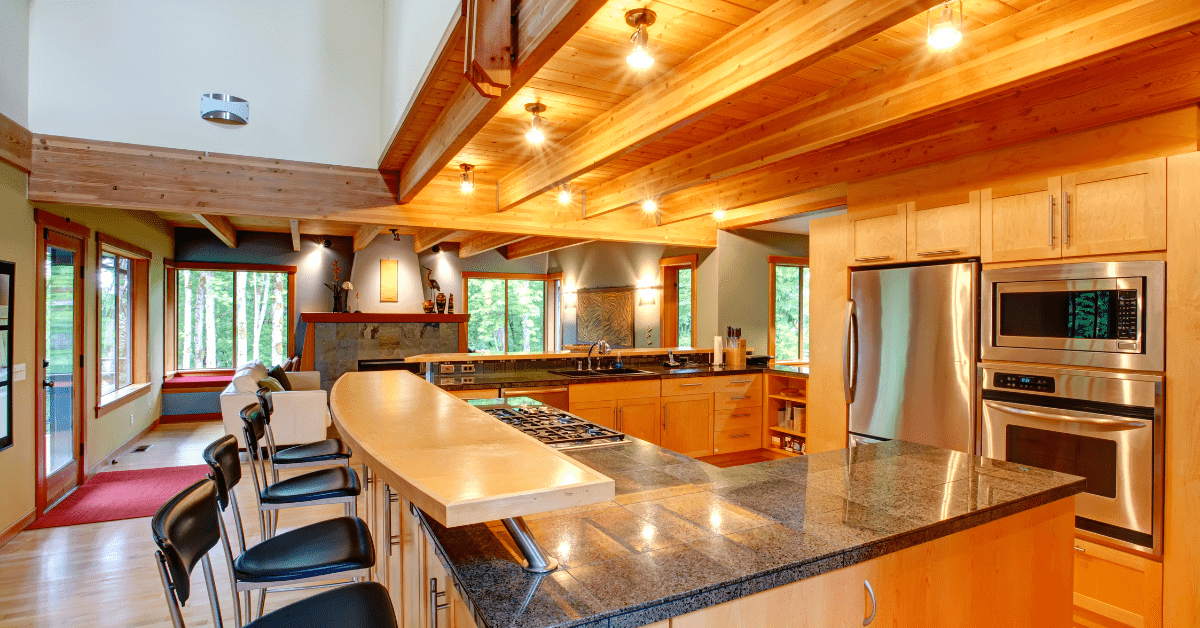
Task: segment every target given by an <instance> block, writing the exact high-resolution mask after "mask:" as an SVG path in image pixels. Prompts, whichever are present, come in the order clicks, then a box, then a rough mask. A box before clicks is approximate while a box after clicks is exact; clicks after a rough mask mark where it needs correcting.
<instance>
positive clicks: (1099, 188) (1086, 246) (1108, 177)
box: [985, 157, 1167, 261]
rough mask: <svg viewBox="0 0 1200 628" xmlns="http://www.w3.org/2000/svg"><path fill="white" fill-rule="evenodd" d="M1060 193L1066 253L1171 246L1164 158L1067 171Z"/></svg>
mask: <svg viewBox="0 0 1200 628" xmlns="http://www.w3.org/2000/svg"><path fill="white" fill-rule="evenodd" d="M1062 191H1063V199H1064V202H1063V244H1064V246H1063V257H1077V256H1084V255H1109V254H1114V253H1134V252H1140V251H1161V250H1164V249H1166V248H1167V160H1166V158H1161V157H1160V158H1156V159H1147V160H1145V161H1136V162H1133V163H1128V164H1122V165H1120V166H1112V167H1109V168H1098V169H1096V170H1088V171H1085V172H1076V173H1072V174H1068V175H1063V178H1062ZM985 261H986V260H985Z"/></svg>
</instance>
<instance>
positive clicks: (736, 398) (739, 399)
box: [733, 397, 749, 401]
mask: <svg viewBox="0 0 1200 628" xmlns="http://www.w3.org/2000/svg"><path fill="white" fill-rule="evenodd" d="M742 399H749V397H734V398H733V400H734V401H741V400H742Z"/></svg>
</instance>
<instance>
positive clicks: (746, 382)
mask: <svg viewBox="0 0 1200 628" xmlns="http://www.w3.org/2000/svg"><path fill="white" fill-rule="evenodd" d="M729 383H730V384H751V383H754V380H752V379H735V380H733V381H732V382H729Z"/></svg>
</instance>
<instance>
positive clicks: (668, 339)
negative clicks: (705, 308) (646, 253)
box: [658, 254, 699, 347]
mask: <svg viewBox="0 0 1200 628" xmlns="http://www.w3.org/2000/svg"><path fill="white" fill-rule="evenodd" d="M698 263H699V256H697V255H695V254H692V255H680V256H676V257H664V258H662V259H661V260H659V261H658V265H659V267H660V269H661V270H660V272H661V276H662V284H663V305H662V321H661V325H660V335H659V342H660V344H661V346H663V347H691V346H695V345H696V325H695V316H696V294H695V291H696V268H697V264H698Z"/></svg>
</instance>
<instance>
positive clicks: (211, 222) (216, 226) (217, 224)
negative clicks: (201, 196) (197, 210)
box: [192, 214, 237, 249]
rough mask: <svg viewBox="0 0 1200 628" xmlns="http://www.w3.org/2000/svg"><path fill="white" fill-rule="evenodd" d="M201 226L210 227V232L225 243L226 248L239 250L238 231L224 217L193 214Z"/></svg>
mask: <svg viewBox="0 0 1200 628" xmlns="http://www.w3.org/2000/svg"><path fill="white" fill-rule="evenodd" d="M192 216H194V217H195V218H196V220H199V221H200V224H202V225H204V226H205V227H208V230H209V231H211V232H212V233H213V235H215V236H217V239H218V240H220V241H222V242H224V243H225V246H228V247H229V248H231V249H236V248H237V229H235V228H234V226H233V223H231V222H229V219H228V218H226V217H224V216H216V215H212V214H192Z"/></svg>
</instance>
